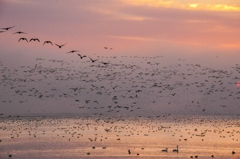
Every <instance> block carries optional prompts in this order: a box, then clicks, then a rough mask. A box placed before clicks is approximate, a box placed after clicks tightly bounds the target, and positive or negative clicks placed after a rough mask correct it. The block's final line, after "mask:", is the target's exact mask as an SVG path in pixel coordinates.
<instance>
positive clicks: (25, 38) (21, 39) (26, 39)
mask: <svg viewBox="0 0 240 159" xmlns="http://www.w3.org/2000/svg"><path fill="white" fill-rule="evenodd" d="M21 40H26V41H27V42H28V40H27V39H26V38H20V39H19V40H18V42H19V41H21Z"/></svg>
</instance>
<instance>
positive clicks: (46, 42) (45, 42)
mask: <svg viewBox="0 0 240 159" xmlns="http://www.w3.org/2000/svg"><path fill="white" fill-rule="evenodd" d="M44 44H51V45H53V44H52V42H51V41H44V43H43V45H44Z"/></svg>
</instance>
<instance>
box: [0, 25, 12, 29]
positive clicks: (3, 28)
mask: <svg viewBox="0 0 240 159" xmlns="http://www.w3.org/2000/svg"><path fill="white" fill-rule="evenodd" d="M13 27H15V25H14V26H11V27H6V28H1V29H3V30H9V29H11V28H13Z"/></svg>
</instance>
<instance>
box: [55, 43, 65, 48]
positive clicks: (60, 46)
mask: <svg viewBox="0 0 240 159" xmlns="http://www.w3.org/2000/svg"><path fill="white" fill-rule="evenodd" d="M66 44H67V43H66ZM66 44H63V45H58V44H55V45H56V46H58V47H59V49H61V48H62V47H63V46H64V45H66Z"/></svg>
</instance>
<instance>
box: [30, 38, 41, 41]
mask: <svg viewBox="0 0 240 159" xmlns="http://www.w3.org/2000/svg"><path fill="white" fill-rule="evenodd" d="M32 40H33V41H38V42H40V40H39V39H38V38H32V39H30V41H29V42H31V41H32Z"/></svg>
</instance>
